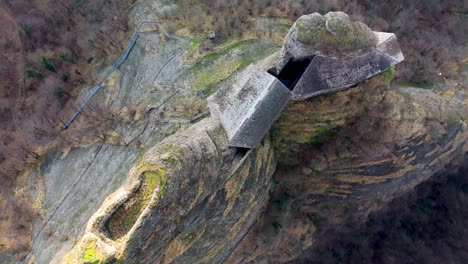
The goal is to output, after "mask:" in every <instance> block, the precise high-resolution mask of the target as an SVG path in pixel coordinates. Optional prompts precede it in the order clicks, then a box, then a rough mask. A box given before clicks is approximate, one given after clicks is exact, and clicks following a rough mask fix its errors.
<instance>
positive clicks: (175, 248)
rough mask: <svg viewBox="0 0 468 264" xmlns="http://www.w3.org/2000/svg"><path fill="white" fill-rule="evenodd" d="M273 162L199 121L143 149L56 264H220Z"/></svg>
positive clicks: (258, 201) (249, 220) (255, 211)
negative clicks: (232, 144) (231, 144)
mask: <svg viewBox="0 0 468 264" xmlns="http://www.w3.org/2000/svg"><path fill="white" fill-rule="evenodd" d="M275 166H276V160H275V157H274V154H273V147H272V145H271V142H270V140H269V138H268V137H267V138H265V140H264V141H263V142H262V144H261V145H259V146H258V147H257V148H255V149H252V150H249V151H247V152H244V151H242V150H238V149H236V148H229V147H228V146H227V136H226V134H225V133H224V130H223V129H222V127H221V125H220V123H219V121H217V120H215V119H211V118H209V119H205V120H203V121H201V122H199V123H197V124H195V125H193V126H192V127H190V128H188V129H187V130H185V131H183V132H180V133H176V134H174V135H173V136H170V137H168V138H167V139H165V140H163V141H162V142H161V143H160V144H158V145H157V146H155V147H153V148H152V149H150V150H148V151H147V152H146V153H145V154H144V155H143V157H142V158H141V160H140V161H139V162H138V163H137V164H136V165H135V167H133V169H131V170H130V173H129V180H128V182H127V183H126V184H125V186H123V187H122V188H120V189H119V190H118V191H116V192H115V193H113V194H112V195H111V196H109V197H108V198H107V199H106V201H105V202H104V203H103V204H102V206H101V207H100V209H99V210H98V211H97V212H96V213H95V214H94V215H93V217H92V218H91V220H90V222H89V223H88V226H87V229H86V232H85V235H84V236H83V238H82V239H81V240H80V241H79V242H78V243H77V245H76V246H75V248H74V249H73V250H72V251H71V252H69V253H68V254H67V255H66V256H65V257H64V258H63V260H62V261H61V262H60V263H83V262H94V261H98V262H99V263H101V262H108V261H117V262H122V263H170V262H177V263H198V262H200V263H202V262H205V263H220V262H222V261H223V260H225V259H226V258H227V257H228V256H229V254H230V253H231V252H232V250H234V248H235V246H236V245H237V243H238V242H239V241H240V240H241V238H242V237H243V236H244V235H245V234H246V233H247V231H248V230H249V228H250V226H252V224H253V223H254V222H255V220H256V218H257V216H258V215H259V212H260V209H261V208H262V207H263V205H264V202H265V201H266V198H267V195H268V191H269V187H270V182H271V175H272V173H273V172H274V168H275Z"/></svg>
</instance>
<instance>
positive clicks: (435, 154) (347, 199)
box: [229, 72, 468, 263]
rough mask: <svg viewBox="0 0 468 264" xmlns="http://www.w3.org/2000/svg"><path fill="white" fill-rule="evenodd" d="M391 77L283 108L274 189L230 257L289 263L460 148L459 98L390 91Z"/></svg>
mask: <svg viewBox="0 0 468 264" xmlns="http://www.w3.org/2000/svg"><path fill="white" fill-rule="evenodd" d="M390 76H391V74H390V72H388V73H385V74H382V75H379V76H377V77H374V78H372V79H370V80H369V81H366V82H364V83H362V84H360V85H358V86H357V87H354V88H351V89H349V90H346V91H342V92H338V93H336V94H331V95H328V96H323V97H318V98H315V99H309V100H306V101H302V102H290V104H289V105H288V106H286V108H285V109H284V111H283V114H282V116H281V117H280V119H279V120H278V121H277V123H276V124H275V125H274V128H273V132H272V138H273V140H274V142H275V146H276V149H277V154H278V160H279V162H280V164H279V166H278V167H277V169H276V172H275V174H274V180H275V181H276V182H277V186H278V187H277V188H276V190H275V193H274V194H273V195H272V197H271V199H270V202H269V205H268V208H267V211H266V212H265V214H264V215H263V216H262V217H261V218H260V220H259V221H258V222H257V224H256V225H255V226H254V228H252V230H250V232H249V234H248V235H247V236H246V237H245V238H244V240H243V241H242V243H241V244H240V245H239V246H238V247H237V249H236V251H235V252H234V253H233V254H232V255H231V256H230V258H229V263H252V262H255V263H285V262H288V261H292V262H294V260H296V259H298V258H300V257H303V256H306V255H307V250H309V249H311V248H312V247H313V246H314V245H315V243H316V241H317V240H320V239H321V237H323V236H324V235H325V234H326V232H327V230H329V229H330V228H334V229H337V230H340V229H349V228H350V227H352V226H355V227H356V226H359V225H361V224H362V223H363V222H364V221H365V219H366V217H367V215H368V214H369V213H370V212H374V211H376V210H378V209H379V208H382V206H384V205H385V204H386V203H388V202H389V201H391V200H393V199H394V198H396V197H398V196H400V195H402V194H404V193H406V192H408V191H409V190H411V189H412V188H414V187H415V186H416V185H418V184H419V183H421V182H423V181H425V180H427V179H428V178H429V177H431V176H432V175H434V174H436V173H437V172H438V171H439V170H441V169H442V168H443V167H444V166H445V165H447V164H449V163H450V162H451V160H452V159H453V158H454V157H456V156H459V155H463V153H465V152H466V151H467V148H466V141H467V138H468V131H467V127H466V121H467V120H466V118H467V116H468V107H467V105H466V102H463V101H460V100H457V99H455V98H453V97H446V98H444V97H441V96H439V95H437V94H435V93H434V92H432V91H429V90H424V89H415V88H402V87H400V88H394V89H391V88H390V87H389V86H388V84H387V82H386V79H388V78H390ZM452 89H453V88H452Z"/></svg>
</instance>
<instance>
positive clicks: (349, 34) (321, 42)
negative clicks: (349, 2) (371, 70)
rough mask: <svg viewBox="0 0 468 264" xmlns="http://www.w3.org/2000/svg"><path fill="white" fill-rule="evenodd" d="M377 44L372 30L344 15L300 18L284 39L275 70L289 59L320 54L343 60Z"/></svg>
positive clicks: (311, 15)
mask: <svg viewBox="0 0 468 264" xmlns="http://www.w3.org/2000/svg"><path fill="white" fill-rule="evenodd" d="M377 43H378V39H377V37H376V36H375V34H374V33H373V32H372V30H370V29H369V28H368V27H367V26H366V25H365V24H363V23H361V22H359V21H351V19H350V18H349V16H348V15H347V14H345V13H343V12H329V13H327V14H326V15H324V16H322V15H320V14H319V13H313V14H310V15H303V16H301V17H300V18H299V19H298V20H297V21H296V23H294V25H293V26H292V27H291V29H290V30H289V32H288V35H287V36H286V39H285V42H284V46H283V49H282V50H281V56H280V59H279V60H278V63H277V70H278V71H279V70H280V69H281V68H282V67H283V66H284V65H285V64H286V62H287V61H288V60H289V59H290V58H292V57H295V58H304V57H309V56H312V55H321V56H324V57H332V58H339V59H344V58H349V57H355V56H358V55H362V54H364V53H366V52H369V51H371V50H372V49H374V48H375V47H376V45H377Z"/></svg>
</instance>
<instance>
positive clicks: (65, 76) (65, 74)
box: [61, 72, 70, 82]
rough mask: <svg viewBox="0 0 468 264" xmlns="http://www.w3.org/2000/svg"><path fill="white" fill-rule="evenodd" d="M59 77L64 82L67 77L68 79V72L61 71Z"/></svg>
mask: <svg viewBox="0 0 468 264" xmlns="http://www.w3.org/2000/svg"><path fill="white" fill-rule="evenodd" d="M61 79H62V81H64V82H66V81H67V80H68V79H70V73H68V72H64V73H62V77H61Z"/></svg>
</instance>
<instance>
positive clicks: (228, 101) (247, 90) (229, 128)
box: [208, 65, 291, 148]
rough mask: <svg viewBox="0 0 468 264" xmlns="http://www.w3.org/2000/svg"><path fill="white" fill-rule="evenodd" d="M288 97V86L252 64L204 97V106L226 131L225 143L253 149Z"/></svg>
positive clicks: (289, 94) (289, 93)
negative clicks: (239, 76)
mask: <svg viewBox="0 0 468 264" xmlns="http://www.w3.org/2000/svg"><path fill="white" fill-rule="evenodd" d="M290 96H291V92H290V91H289V89H288V88H286V86H284V85H283V84H282V83H281V82H280V81H279V80H278V79H276V78H275V77H274V76H272V75H270V74H269V73H268V72H266V71H265V70H262V69H260V68H259V67H257V66H255V65H252V66H250V67H249V68H247V70H246V71H245V72H244V73H243V74H242V76H241V78H238V79H236V80H234V81H233V82H232V83H231V84H230V85H228V86H227V87H226V88H225V89H222V90H220V91H219V92H217V93H216V94H214V95H212V96H211V97H210V98H208V106H209V107H210V111H211V115H212V116H213V117H215V118H217V119H219V120H220V122H221V124H222V125H223V127H224V129H225V130H226V134H227V135H228V139H229V146H233V147H241V148H254V147H255V146H256V145H257V144H258V143H259V142H260V141H261V140H262V138H263V137H264V136H265V134H266V133H267V131H268V130H269V129H270V127H271V125H272V124H273V122H274V121H275V120H276V119H277V118H278V116H279V114H280V112H281V110H282V109H283V107H284V106H285V105H286V103H287V101H288V100H289V97H290Z"/></svg>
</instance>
